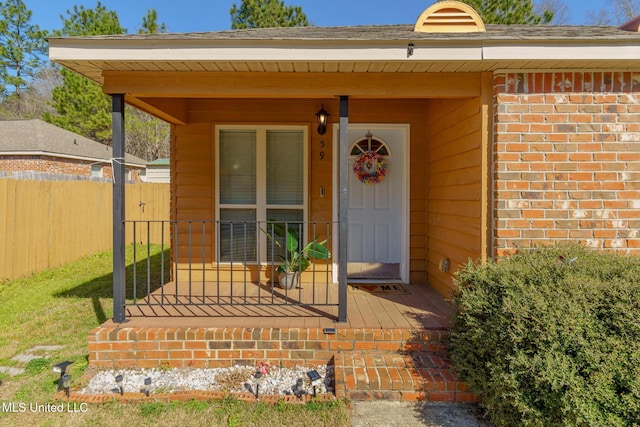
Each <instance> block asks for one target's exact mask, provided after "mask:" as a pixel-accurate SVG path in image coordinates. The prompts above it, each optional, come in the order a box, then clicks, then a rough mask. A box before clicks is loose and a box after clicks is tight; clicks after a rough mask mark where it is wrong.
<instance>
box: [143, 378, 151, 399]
mask: <svg viewBox="0 0 640 427" xmlns="http://www.w3.org/2000/svg"><path fill="white" fill-rule="evenodd" d="M142 390H143V392H144V394H145V396H147V397H149V391H151V377H147V378H145V379H144V388H143V389H142Z"/></svg>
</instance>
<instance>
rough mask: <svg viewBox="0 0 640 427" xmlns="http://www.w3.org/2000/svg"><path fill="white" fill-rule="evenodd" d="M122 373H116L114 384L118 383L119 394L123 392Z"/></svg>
mask: <svg viewBox="0 0 640 427" xmlns="http://www.w3.org/2000/svg"><path fill="white" fill-rule="evenodd" d="M122 379H123V378H122V375H116V384H117V385H118V391H119V392H120V396H122V395H123V394H124V388H123V387H122Z"/></svg>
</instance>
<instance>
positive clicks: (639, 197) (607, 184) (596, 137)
mask: <svg viewBox="0 0 640 427" xmlns="http://www.w3.org/2000/svg"><path fill="white" fill-rule="evenodd" d="M639 100H640V72H636V73H630V72H625V73H622V72H572V73H561V72H556V73H550V72H549V73H520V74H512V73H508V74H507V73H497V74H495V76H494V108H495V111H494V118H495V121H494V145H493V149H494V212H493V213H494V247H495V254H496V255H498V256H500V255H502V254H504V253H505V252H508V251H509V250H512V249H514V248H518V247H532V246H536V245H540V244H548V243H553V242H562V241H579V242H582V243H583V244H586V245H588V246H590V247H593V248H600V249H614V250H618V251H628V252H632V253H640V105H639V104H638V101H639Z"/></svg>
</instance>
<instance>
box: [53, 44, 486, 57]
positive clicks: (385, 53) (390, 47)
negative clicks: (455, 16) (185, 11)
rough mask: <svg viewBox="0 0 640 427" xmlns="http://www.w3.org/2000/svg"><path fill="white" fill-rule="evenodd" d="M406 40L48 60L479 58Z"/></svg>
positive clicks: (118, 50)
mask: <svg viewBox="0 0 640 427" xmlns="http://www.w3.org/2000/svg"><path fill="white" fill-rule="evenodd" d="M408 45H409V42H408V41H407V42H406V43H404V42H395V43H393V44H387V46H384V45H383V46H381V45H380V44H377V45H376V44H371V43H363V44H354V43H350V44H348V45H344V44H343V45H339V44H336V45H332V46H331V45H327V44H317V43H315V44H301V43H287V44H280V45H273V44H271V45H258V44H252V45H249V44H246V43H238V44H231V43H226V44H225V45H220V44H217V45H215V46H211V45H208V46H202V45H193V46H188V45H185V44H177V45H175V46H166V45H165V46H143V45H140V46H126V47H125V46H115V45H112V46H104V47H100V46H97V45H96V46H92V47H89V46H82V45H76V46H73V45H69V46H65V45H51V46H50V47H49V59H51V61H54V62H56V61H122V62H126V61H136V62H148V61H163V62H164V61H166V62H172V61H276V62H277V61H398V60H402V59H408V60H418V61H420V60H431V61H434V60H436V61H438V60H440V61H446V60H452V61H453V60H469V61H479V60H481V59H482V47H481V46H480V45H479V44H476V45H475V46H472V45H469V44H465V45H451V44H439V45H434V44H430V45H427V44H419V43H414V51H413V55H412V56H410V57H407V48H408Z"/></svg>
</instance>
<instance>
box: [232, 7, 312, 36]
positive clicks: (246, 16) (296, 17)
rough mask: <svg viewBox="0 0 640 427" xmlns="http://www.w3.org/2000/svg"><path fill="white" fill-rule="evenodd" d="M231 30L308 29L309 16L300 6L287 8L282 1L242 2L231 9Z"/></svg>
mask: <svg viewBox="0 0 640 427" xmlns="http://www.w3.org/2000/svg"><path fill="white" fill-rule="evenodd" d="M230 13H231V28H232V29H234V30H239V29H244V28H270V27H306V26H307V25H309V21H307V16H306V15H305V14H304V12H303V11H302V7H300V6H285V4H284V1H282V0H242V1H241V3H240V7H238V6H237V5H236V4H235V3H234V4H233V5H232V7H231V11H230Z"/></svg>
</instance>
